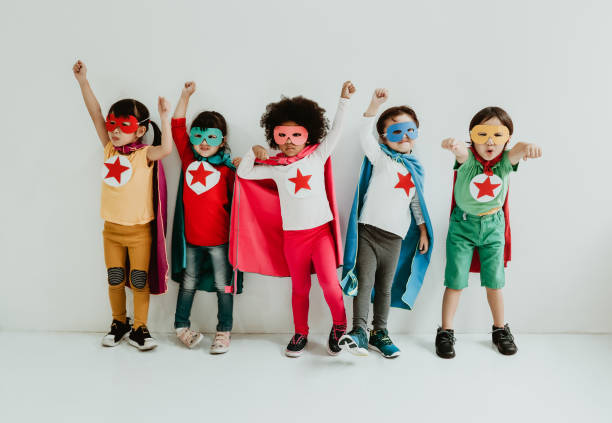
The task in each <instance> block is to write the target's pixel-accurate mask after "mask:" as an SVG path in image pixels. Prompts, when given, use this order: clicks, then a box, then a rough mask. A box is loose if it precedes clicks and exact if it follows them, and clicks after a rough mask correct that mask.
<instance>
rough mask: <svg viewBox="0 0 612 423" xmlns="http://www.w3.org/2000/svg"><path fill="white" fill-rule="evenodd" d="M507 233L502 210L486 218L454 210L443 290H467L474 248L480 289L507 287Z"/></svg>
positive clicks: (449, 230)
mask: <svg viewBox="0 0 612 423" xmlns="http://www.w3.org/2000/svg"><path fill="white" fill-rule="evenodd" d="M505 229H506V222H505V220H504V212H503V210H500V211H498V212H497V213H495V214H491V215H487V216H474V215H469V214H467V213H464V212H463V210H461V209H460V208H459V207H455V209H454V210H453V212H452V213H451V218H450V223H449V226H448V236H447V237H446V270H445V271H444V286H446V287H448V288H451V289H463V288H467V286H468V275H469V273H470V265H471V263H472V254H473V253H474V247H478V254H479V255H480V285H481V286H486V287H487V288H492V289H499V288H503V287H504V285H505V283H506V277H505V272H504V245H505V243H506V241H505V237H504V231H505Z"/></svg>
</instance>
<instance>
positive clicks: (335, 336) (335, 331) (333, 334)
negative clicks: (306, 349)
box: [327, 325, 346, 355]
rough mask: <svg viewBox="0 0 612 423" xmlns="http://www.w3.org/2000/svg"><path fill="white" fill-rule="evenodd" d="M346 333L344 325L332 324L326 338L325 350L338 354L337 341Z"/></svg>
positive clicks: (338, 346)
mask: <svg viewBox="0 0 612 423" xmlns="http://www.w3.org/2000/svg"><path fill="white" fill-rule="evenodd" d="M345 333H346V325H333V326H332V328H331V331H330V332H329V339H328V340H327V352H328V353H329V355H338V353H339V352H340V351H341V348H340V345H338V341H340V338H342V336H343V335H344V334H345Z"/></svg>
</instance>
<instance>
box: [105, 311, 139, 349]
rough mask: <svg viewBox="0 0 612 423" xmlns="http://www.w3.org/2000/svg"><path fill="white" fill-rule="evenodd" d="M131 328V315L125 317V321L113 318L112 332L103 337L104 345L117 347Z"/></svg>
mask: <svg viewBox="0 0 612 423" xmlns="http://www.w3.org/2000/svg"><path fill="white" fill-rule="evenodd" d="M131 329H132V325H131V323H130V318H129V317H128V318H126V319H125V323H123V322H121V321H119V320H114V319H113V323H111V328H110V332H109V333H107V334H106V335H104V338H102V345H104V346H105V347H116V346H117V345H119V344H120V343H121V341H123V340H124V339H125V338H126V337H127V336H128V333H130V330H131Z"/></svg>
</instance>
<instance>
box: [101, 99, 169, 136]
mask: <svg viewBox="0 0 612 423" xmlns="http://www.w3.org/2000/svg"><path fill="white" fill-rule="evenodd" d="M108 113H109V114H110V113H113V114H114V115H115V116H117V117H128V116H135V117H136V119H138V122H140V126H144V127H145V128H146V129H147V131H148V130H149V123H150V124H151V126H152V127H153V143H152V144H151V145H161V130H160V129H159V126H157V124H156V123H155V122H153V121H152V120H151V119H150V116H151V115H150V114H149V109H147V106H145V105H144V104H142V103H141V102H140V101H138V100H134V99H133V98H124V99H123V100H119V101H118V102H116V103H115V104H113V105H112V106H111V107H110V109H109V110H108ZM147 131H145V134H146V133H147ZM143 136H144V134H143ZM141 138H142V137H141Z"/></svg>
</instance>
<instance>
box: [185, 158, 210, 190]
mask: <svg viewBox="0 0 612 423" xmlns="http://www.w3.org/2000/svg"><path fill="white" fill-rule="evenodd" d="M213 173H214V172H212V171H210V170H206V169H204V165H203V164H202V163H200V164H199V165H198V167H197V168H196V170H190V171H189V174H190V175H191V176H192V177H193V179H192V180H191V185H193V184H195V183H196V182H199V183H201V184H202V185H203V186H206V177H207V176H208V175H212V174H213Z"/></svg>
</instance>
